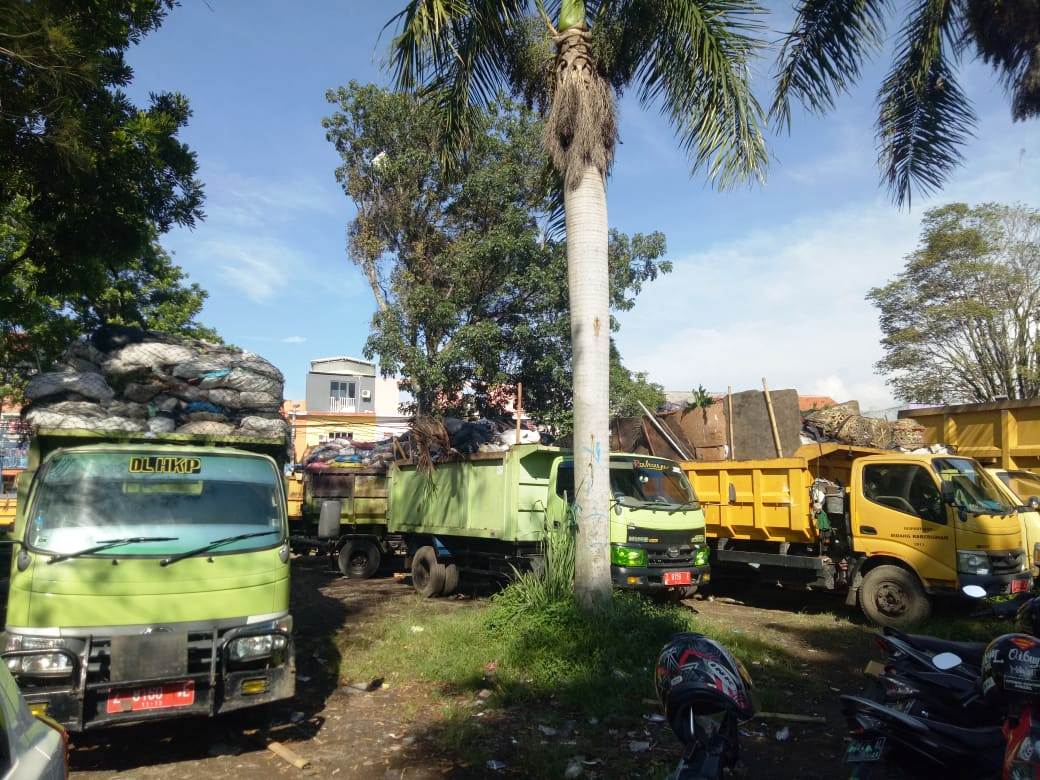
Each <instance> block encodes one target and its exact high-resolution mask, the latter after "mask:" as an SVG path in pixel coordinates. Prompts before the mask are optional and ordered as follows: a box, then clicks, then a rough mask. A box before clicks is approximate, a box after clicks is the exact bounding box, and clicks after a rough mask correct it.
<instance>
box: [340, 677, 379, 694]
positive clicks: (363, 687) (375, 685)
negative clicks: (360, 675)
mask: <svg viewBox="0 0 1040 780" xmlns="http://www.w3.org/2000/svg"><path fill="white" fill-rule="evenodd" d="M343 687H344V688H346V689H347V691H348V692H353V691H360V692H361V693H371V692H372V691H374V690H377V689H379V688H383V687H386V686H385V685H384V683H383V679H382V678H381V677H377V678H376V679H374V680H371V681H370V682H352V683H347V684H346V685H344V686H343Z"/></svg>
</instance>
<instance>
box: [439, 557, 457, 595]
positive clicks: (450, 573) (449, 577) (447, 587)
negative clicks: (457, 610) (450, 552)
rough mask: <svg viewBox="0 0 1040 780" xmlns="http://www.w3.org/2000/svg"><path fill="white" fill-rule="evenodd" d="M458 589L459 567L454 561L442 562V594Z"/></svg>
mask: <svg viewBox="0 0 1040 780" xmlns="http://www.w3.org/2000/svg"><path fill="white" fill-rule="evenodd" d="M458 589H459V567H458V566H456V565H455V564H454V563H446V564H444V588H443V589H442V590H441V595H442V596H450V595H451V594H452V593H454V592H455V591H457V590H458Z"/></svg>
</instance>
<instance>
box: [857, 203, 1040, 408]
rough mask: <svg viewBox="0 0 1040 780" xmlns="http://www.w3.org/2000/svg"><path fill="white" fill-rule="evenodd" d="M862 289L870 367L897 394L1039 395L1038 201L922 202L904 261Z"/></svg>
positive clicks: (969, 398) (940, 398)
mask: <svg viewBox="0 0 1040 780" xmlns="http://www.w3.org/2000/svg"><path fill="white" fill-rule="evenodd" d="M867 298H868V300H870V301H871V302H873V303H874V304H875V305H876V306H877V307H878V309H879V311H880V323H881V331H882V333H883V334H884V338H883V339H882V345H883V346H884V348H885V357H884V359H883V360H881V361H880V362H879V363H878V369H879V370H880V371H882V372H884V373H886V374H888V375H889V384H891V385H892V387H893V388H894V389H895V391H896V395H897V396H898V397H899V398H901V399H902V400H904V401H911V402H913V401H916V402H921V403H957V402H960V403H964V402H973V401H992V400H994V399H997V398H1001V397H1006V398H1012V399H1015V398H1036V397H1038V396H1040V211H1038V210H1036V209H1031V208H1026V207H1025V206H1021V205H1016V206H1007V205H1001V204H996V203H986V204H982V205H980V206H976V207H974V208H972V207H969V206H968V205H966V204H964V203H952V204H950V205H948V206H943V207H941V208H936V209H932V210H931V211H928V212H927V213H926V214H925V216H924V222H923V225H922V233H921V242H920V245H919V246H918V248H917V250H916V251H915V252H913V253H912V254H910V255H909V256H908V257H907V258H906V267H905V269H904V270H903V271H902V272H901V273H900V274H899V275H898V276H896V278H895V279H893V280H892V281H890V282H889V283H888V284H886V285H885V286H884V287H877V288H874V289H873V290H871V291H870V293H869V294H868V296H867Z"/></svg>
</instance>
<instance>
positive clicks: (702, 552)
mask: <svg viewBox="0 0 1040 780" xmlns="http://www.w3.org/2000/svg"><path fill="white" fill-rule="evenodd" d="M710 552H711V551H710V550H708V548H707V547H698V548H697V552H696V553H694V556H693V565H694V566H707V565H708V555H709V554H710Z"/></svg>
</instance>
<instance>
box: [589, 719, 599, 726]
mask: <svg viewBox="0 0 1040 780" xmlns="http://www.w3.org/2000/svg"><path fill="white" fill-rule="evenodd" d="M589 725H590V726H598V725H599V718H589Z"/></svg>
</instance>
